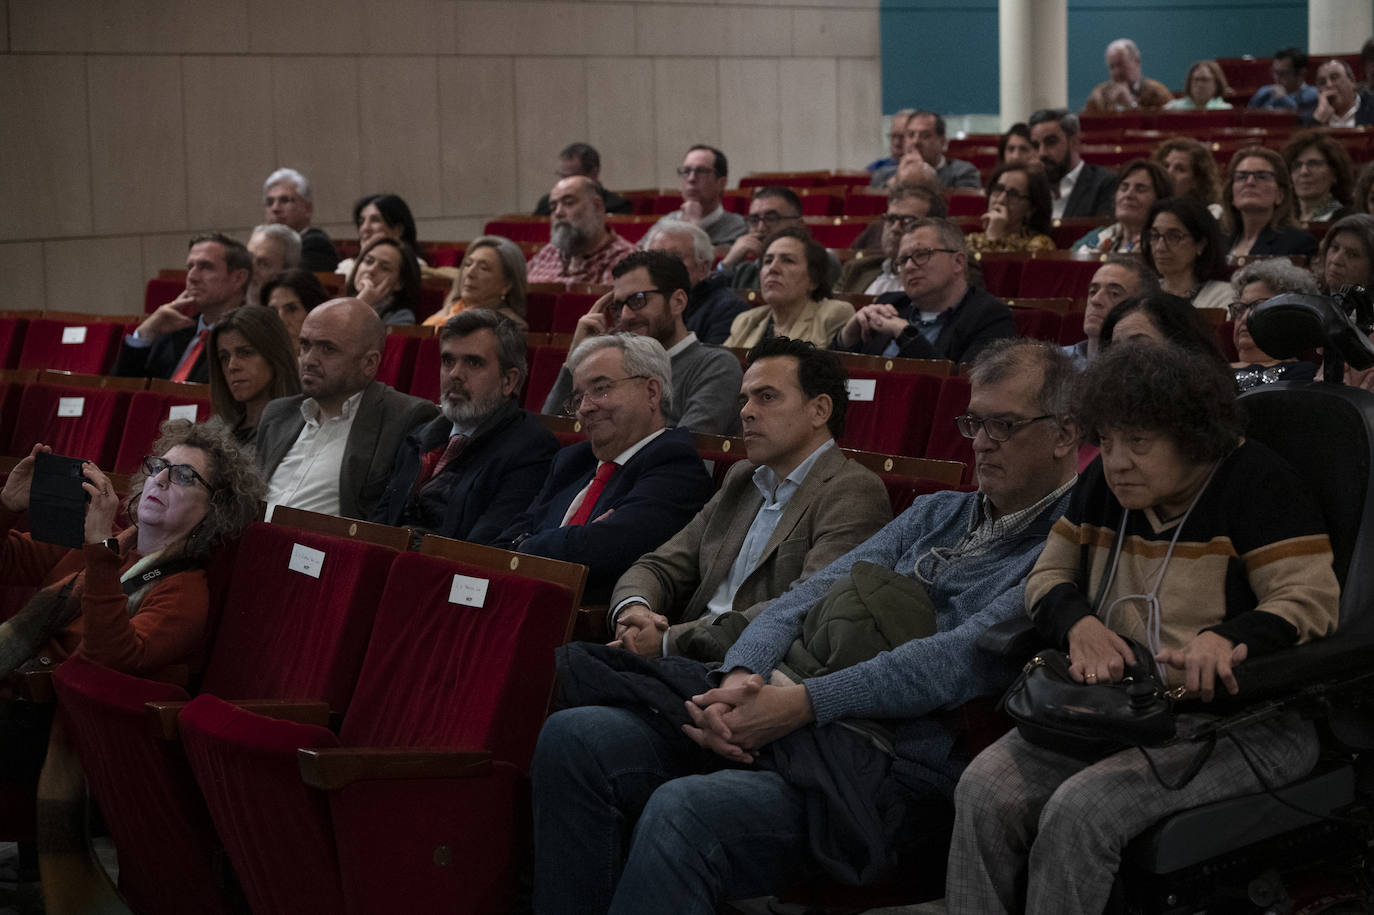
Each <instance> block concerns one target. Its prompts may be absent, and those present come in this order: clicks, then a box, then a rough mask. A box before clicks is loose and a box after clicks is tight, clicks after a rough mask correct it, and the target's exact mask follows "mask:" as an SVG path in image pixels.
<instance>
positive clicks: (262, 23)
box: [248, 0, 367, 55]
mask: <svg viewBox="0 0 1374 915" xmlns="http://www.w3.org/2000/svg"><path fill="white" fill-rule="evenodd" d="M366 46H367V35H366V34H365V33H364V31H363V0H291V2H289V3H283V2H281V0H249V5H248V49H249V50H250V51H252V52H253V53H254V54H287V55H298V54H357V53H360V52H361V51H363V50H365V48H366Z"/></svg>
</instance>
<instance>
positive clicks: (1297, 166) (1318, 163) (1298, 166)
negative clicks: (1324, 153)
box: [1293, 156, 1331, 172]
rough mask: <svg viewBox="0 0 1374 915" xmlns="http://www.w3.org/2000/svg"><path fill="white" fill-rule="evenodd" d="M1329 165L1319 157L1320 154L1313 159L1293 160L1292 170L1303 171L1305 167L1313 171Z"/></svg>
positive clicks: (1329, 165)
mask: <svg viewBox="0 0 1374 915" xmlns="http://www.w3.org/2000/svg"><path fill="white" fill-rule="evenodd" d="M1330 167H1331V163H1329V162H1327V161H1326V160H1325V159H1323V158H1321V157H1320V156H1318V157H1317V158H1315V159H1303V160H1302V161H1301V162H1294V163H1293V171H1295V172H1300V171H1303V170H1305V169H1311V170H1312V171H1314V172H1315V171H1318V170H1320V169H1323V168H1330Z"/></svg>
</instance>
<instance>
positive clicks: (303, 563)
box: [287, 543, 324, 578]
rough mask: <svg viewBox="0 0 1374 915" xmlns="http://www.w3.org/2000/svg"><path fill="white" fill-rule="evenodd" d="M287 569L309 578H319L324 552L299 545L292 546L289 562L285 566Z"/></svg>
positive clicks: (322, 566) (322, 567)
mask: <svg viewBox="0 0 1374 915" xmlns="http://www.w3.org/2000/svg"><path fill="white" fill-rule="evenodd" d="M287 568H289V569H290V570H291V571H293V572H300V573H301V574H302V575H309V576H310V577H311V578H319V577H320V572H321V571H322V570H323V569H324V550H312V549H311V548H310V547H308V546H305V545H303V544H300V543H296V544H292V546H291V562H289V563H288V564H287Z"/></svg>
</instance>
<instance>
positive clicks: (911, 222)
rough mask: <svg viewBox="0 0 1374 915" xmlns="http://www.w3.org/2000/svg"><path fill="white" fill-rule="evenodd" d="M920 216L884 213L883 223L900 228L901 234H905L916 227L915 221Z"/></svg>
mask: <svg viewBox="0 0 1374 915" xmlns="http://www.w3.org/2000/svg"><path fill="white" fill-rule="evenodd" d="M921 218H922V217H920V216H903V215H902V214H900V213H884V214H883V224H884V225H887V226H896V227H897V228H899V229H901V230H902V234H903V235H905V234H906V233H908V232H910V231H911V230H912V229H914V228H916V222H917V220H919V219H921Z"/></svg>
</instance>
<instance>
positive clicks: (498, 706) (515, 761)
mask: <svg viewBox="0 0 1374 915" xmlns="http://www.w3.org/2000/svg"><path fill="white" fill-rule="evenodd" d="M493 552H494V551H493ZM501 555H503V556H511V557H512V558H513V559H516V560H517V563H518V559H519V557H514V556H513V555H512V554H501ZM455 575H460V576H466V577H467V578H469V579H474V580H476V581H478V582H481V583H482V584H483V586H484V588H485V590H484V592H483V594H482V596H481V597H480V598H475V599H474V602H476V603H480V606H475V607H474V606H466V605H464V604H462V603H452V602H450V595H451V591H452V590H453V589H454V587H455V585H454V582H455ZM573 591H577V592H578V593H573ZM469 593H472V592H469ZM580 599H581V595H580V589H571V590H570V589H569V588H567V587H565V586H563V585H558V584H554V583H552V582H549V581H541V580H537V579H531V578H522V577H520V576H519V575H517V574H512V573H508V572H500V571H491V570H489V569H486V568H483V567H482V566H479V565H471V564H467V563H461V562H455V561H452V560H448V559H443V558H440V557H437V556H427V555H420V554H416V553H406V554H403V555H402V556H400V557H399V558H398V559H397V561H396V563H395V565H394V566H393V567H392V571H391V575H390V577H389V579H388V582H387V589H386V593H385V594H384V596H383V598H382V603H381V606H380V608H379V609H378V616H377V624H376V626H375V627H374V631H373V638H372V643H371V645H370V646H369V649H368V654H367V659H366V661H365V663H364V669H363V672H362V674H361V676H360V678H359V681H358V689H357V691H356V692H355V694H354V699H353V703H352V705H351V706H350V707H349V711H348V714H347V715H346V716H345V717H344V720H343V725H342V727H341V728H340V731H339V735H338V737H337V738H336V737H335V736H334V735H333V734H332V733H331V732H330V731H328V730H326V729H324V728H319V727H310V726H305V725H301V724H296V723H292V722H287V721H279V720H275V719H271V718H267V717H262V716H256V715H252V714H251V713H249V712H244V711H240V710H238V709H234V708H232V707H230V706H228V705H226V704H225V703H223V702H220V701H218V700H216V699H214V698H212V697H208V696H202V697H199V698H197V699H196V700H195V701H193V702H192V703H191V704H190V705H188V706H187V707H186V709H185V711H184V712H183V714H182V719H181V728H182V737H183V740H184V742H185V744H186V749H187V754H188V757H189V759H190V761H191V764H192V767H193V768H194V769H195V771H196V773H197V776H198V778H200V780H201V786H202V789H203V790H204V791H205V795H206V800H207V802H208V805H209V808H210V811H211V816H212V817H213V818H214V820H215V824H216V827H217V828H218V830H219V834H220V837H221V838H222V839H223V840H224V843H225V849H226V851H227V852H228V854H229V856H230V859H231V860H232V861H233V862H234V867H235V871H236V873H237V874H238V875H239V877H240V880H241V881H242V883H243V887H244V891H245V893H246V895H247V896H248V898H249V900H250V902H251V903H252V906H253V909H254V911H256V912H259V913H272V912H287V911H290V912H298V911H337V910H339V909H340V905H339V902H340V901H342V908H343V909H344V910H345V911H348V912H358V913H361V912H384V911H385V912H393V911H403V912H430V911H433V912H440V911H442V912H496V911H505V910H506V909H508V908H509V898H508V897H509V892H510V887H511V878H512V874H513V867H512V860H513V853H514V848H515V811H516V808H517V798H518V793H519V788H520V783H521V779H522V776H521V772H522V771H523V770H524V769H525V767H526V766H527V765H528V762H529V758H530V756H531V754H532V752H533V749H534V741H535V738H536V736H537V735H538V731H539V727H540V725H541V723H542V721H543V717H544V713H545V710H546V707H547V703H548V699H549V693H550V688H551V686H552V682H553V650H554V648H555V647H556V646H557V645H559V644H560V643H561V642H562V641H563V640H564V639H565V638H566V635H567V631H568V629H569V627H570V625H571V621H572V615H573V613H574V612H575V608H576V606H577V604H578V602H579V601H580ZM297 747H303V748H306V749H301V750H299V751H298V750H297V749H296V748H297ZM298 771H299V772H300V774H301V775H302V776H303V777H304V780H305V781H306V783H307V784H308V785H310V786H311V787H310V788H303V787H302V785H301V782H300V780H298V779H296V778H293V776H294V775H296V773H297V772H298ZM315 789H320V790H323V791H326V792H327V793H326V794H321V793H318V792H317V791H316V790H315ZM283 824H289V825H286V826H284V825H283ZM335 862H337V864H335Z"/></svg>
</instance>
